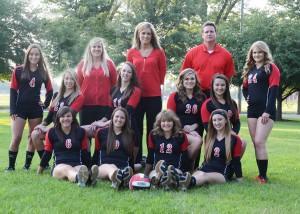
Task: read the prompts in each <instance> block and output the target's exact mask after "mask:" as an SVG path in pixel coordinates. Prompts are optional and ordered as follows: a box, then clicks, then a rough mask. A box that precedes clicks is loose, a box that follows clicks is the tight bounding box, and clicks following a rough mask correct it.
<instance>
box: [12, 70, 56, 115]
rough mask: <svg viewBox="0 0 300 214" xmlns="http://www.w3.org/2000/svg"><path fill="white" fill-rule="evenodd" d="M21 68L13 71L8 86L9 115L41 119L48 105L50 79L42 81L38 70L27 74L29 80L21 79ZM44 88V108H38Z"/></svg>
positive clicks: (50, 91) (51, 89)
mask: <svg viewBox="0 0 300 214" xmlns="http://www.w3.org/2000/svg"><path fill="white" fill-rule="evenodd" d="M22 72H23V67H22V66H18V67H16V68H15V69H14V71H13V73H12V77H11V85H10V115H13V114H17V115H18V117H20V118H22V119H24V120H26V119H35V118H42V117H43V108H47V107H48V106H49V104H50V101H51V98H52V95H53V88H52V83H51V80H50V77H49V76H48V78H47V79H46V80H43V78H42V76H41V74H40V72H39V71H38V70H36V71H34V72H29V75H30V79H24V78H21V75H22ZM42 84H44V85H45V88H46V99H45V102H44V105H45V106H44V107H42V106H40V104H39V102H40V101H41V98H40V94H41V87H42Z"/></svg>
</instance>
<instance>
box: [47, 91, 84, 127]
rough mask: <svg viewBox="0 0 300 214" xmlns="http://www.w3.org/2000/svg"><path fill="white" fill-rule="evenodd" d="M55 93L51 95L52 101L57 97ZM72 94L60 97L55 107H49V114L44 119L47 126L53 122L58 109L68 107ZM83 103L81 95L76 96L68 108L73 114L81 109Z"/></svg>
mask: <svg viewBox="0 0 300 214" xmlns="http://www.w3.org/2000/svg"><path fill="white" fill-rule="evenodd" d="M57 94H58V93H57V92H56V93H55V94H54V95H53V100H54V99H55V98H56V96H57ZM71 95H72V94H70V95H69V96H67V97H62V98H61V99H60V100H59V101H58V102H57V103H56V104H55V106H52V105H51V107H50V109H49V112H48V115H47V117H46V118H45V120H44V122H46V123H47V125H49V124H50V123H51V122H53V123H54V122H55V118H56V114H57V112H58V110H59V109H60V107H62V106H69V104H68V103H69V99H70V97H71ZM83 101H84V97H83V95H82V94H80V95H78V97H76V98H75V99H74V100H73V101H72V103H71V105H70V108H71V109H73V110H74V111H75V112H79V110H80V109H81V107H82V105H83Z"/></svg>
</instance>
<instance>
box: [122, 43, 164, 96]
mask: <svg viewBox="0 0 300 214" xmlns="http://www.w3.org/2000/svg"><path fill="white" fill-rule="evenodd" d="M126 60H127V61H129V62H131V63H132V64H133V65H134V66H135V68H136V71H137V75H138V78H139V82H140V85H141V90H142V97H156V96H161V89H160V85H163V84H164V80H165V76H166V69H167V65H166V56H165V52H164V50H162V49H154V50H153V51H152V52H151V53H150V55H149V56H148V57H145V58H144V57H142V55H141V53H140V51H139V50H138V49H135V48H130V49H129V50H128V54H127V57H126Z"/></svg>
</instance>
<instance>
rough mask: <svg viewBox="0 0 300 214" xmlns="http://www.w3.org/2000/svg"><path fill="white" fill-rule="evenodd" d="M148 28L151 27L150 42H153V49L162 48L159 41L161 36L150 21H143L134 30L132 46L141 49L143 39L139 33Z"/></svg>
mask: <svg viewBox="0 0 300 214" xmlns="http://www.w3.org/2000/svg"><path fill="white" fill-rule="evenodd" d="M147 28H149V29H150V30H151V41H150V43H151V45H152V47H153V49H161V46H160V43H159V38H158V36H157V34H156V31H155V28H154V26H153V25H152V24H151V23H149V22H141V23H139V24H138V25H137V26H136V28H135V31H134V37H133V39H132V48H135V49H141V41H140V37H139V34H140V32H141V31H142V30H145V29H147Z"/></svg>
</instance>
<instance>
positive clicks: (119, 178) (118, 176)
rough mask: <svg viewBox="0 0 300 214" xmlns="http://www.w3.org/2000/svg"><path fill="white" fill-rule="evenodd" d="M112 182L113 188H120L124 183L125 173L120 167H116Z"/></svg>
mask: <svg viewBox="0 0 300 214" xmlns="http://www.w3.org/2000/svg"><path fill="white" fill-rule="evenodd" d="M111 181H112V184H111V186H112V187H113V188H115V189H116V190H118V189H119V186H120V185H121V184H122V182H123V173H122V171H121V170H120V169H116V170H115V171H114V173H113V175H112V178H111Z"/></svg>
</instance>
